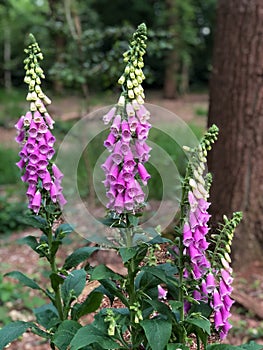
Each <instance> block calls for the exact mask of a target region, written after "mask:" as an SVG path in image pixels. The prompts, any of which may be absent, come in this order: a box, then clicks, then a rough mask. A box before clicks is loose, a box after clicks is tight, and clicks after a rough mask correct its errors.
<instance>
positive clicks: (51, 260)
mask: <svg viewBox="0 0 263 350" xmlns="http://www.w3.org/2000/svg"><path fill="white" fill-rule="evenodd" d="M47 238H48V246H49V259H48V261H49V264H50V267H51V271H52V273H55V274H56V273H57V272H58V269H57V264H56V256H55V255H53V254H52V253H51V247H52V241H53V237H52V226H51V225H50V227H49V230H48V235H47ZM54 293H55V302H54V304H55V306H56V308H57V310H58V314H59V317H60V319H61V320H62V321H63V320H64V313H63V305H62V298H61V290H60V286H58V287H57V288H56V290H55V289H54Z"/></svg>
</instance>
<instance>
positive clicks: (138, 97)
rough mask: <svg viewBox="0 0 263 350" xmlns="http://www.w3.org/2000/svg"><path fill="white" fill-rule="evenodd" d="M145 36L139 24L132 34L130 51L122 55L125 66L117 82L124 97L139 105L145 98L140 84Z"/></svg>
mask: <svg viewBox="0 0 263 350" xmlns="http://www.w3.org/2000/svg"><path fill="white" fill-rule="evenodd" d="M146 34H147V28H146V25H145V24H144V23H143V24H140V25H139V26H138V28H137V30H136V32H135V33H134V34H133V38H132V41H131V42H130V49H129V50H128V51H126V52H125V53H124V54H123V56H124V59H123V61H124V62H126V63H127V65H126V67H125V69H124V72H123V74H122V76H121V77H120V78H119V80H118V83H119V84H120V85H122V87H123V90H124V94H125V97H126V98H129V99H130V100H132V101H136V102H138V103H139V104H143V103H144V98H145V96H144V90H143V87H142V85H141V84H142V82H143V80H144V79H145V75H144V74H143V71H142V68H143V67H144V62H143V55H144V54H145V52H146V50H145V49H146V43H145V42H146V40H147V36H146Z"/></svg>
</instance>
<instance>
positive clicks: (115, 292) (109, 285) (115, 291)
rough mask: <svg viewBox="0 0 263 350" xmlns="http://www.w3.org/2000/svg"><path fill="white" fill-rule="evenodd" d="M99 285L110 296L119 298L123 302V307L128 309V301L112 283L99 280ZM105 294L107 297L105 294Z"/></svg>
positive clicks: (107, 280) (106, 280)
mask: <svg viewBox="0 0 263 350" xmlns="http://www.w3.org/2000/svg"><path fill="white" fill-rule="evenodd" d="M100 283H101V285H102V286H103V287H104V288H105V289H106V290H107V291H108V292H109V293H110V294H112V295H114V296H116V297H117V298H119V299H120V300H121V301H122V302H123V304H124V305H126V306H127V307H129V303H128V300H127V299H126V297H125V296H124V295H123V294H122V292H121V291H120V290H119V289H118V288H117V287H116V285H115V283H114V282H112V281H111V280H109V279H105V280H100ZM105 294H106V295H108V294H107V293H105Z"/></svg>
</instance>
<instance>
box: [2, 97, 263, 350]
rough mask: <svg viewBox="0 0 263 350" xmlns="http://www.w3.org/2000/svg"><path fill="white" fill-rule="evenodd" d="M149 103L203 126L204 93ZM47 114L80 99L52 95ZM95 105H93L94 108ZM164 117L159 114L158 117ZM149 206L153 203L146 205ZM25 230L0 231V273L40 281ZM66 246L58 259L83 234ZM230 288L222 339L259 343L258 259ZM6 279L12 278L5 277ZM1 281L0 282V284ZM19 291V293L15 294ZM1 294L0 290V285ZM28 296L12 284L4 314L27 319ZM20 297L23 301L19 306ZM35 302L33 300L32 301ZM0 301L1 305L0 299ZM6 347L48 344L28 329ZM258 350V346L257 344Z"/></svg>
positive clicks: (261, 268)
mask: <svg viewBox="0 0 263 350" xmlns="http://www.w3.org/2000/svg"><path fill="white" fill-rule="evenodd" d="M148 102H149V103H152V104H155V105H159V106H161V107H164V108H166V109H168V110H169V111H171V112H173V113H176V114H177V115H179V116H180V118H182V119H183V120H184V121H185V122H186V123H195V124H198V125H201V126H203V127H205V126H206V117H205V115H204V114H205V111H207V108H208V98H207V96H206V95H202V94H194V95H188V96H185V97H183V98H181V99H179V100H176V101H173V100H163V99H162V97H161V95H160V94H157V93H153V94H152V95H151V96H150V98H149V100H148ZM53 105H55V106H56V107H54V108H53V114H52V115H53V117H54V118H55V119H56V118H57V119H63V120H67V119H72V118H73V119H75V118H77V117H78V115H77V114H76V110H77V109H78V106H79V105H80V101H79V100H78V99H77V98H76V97H70V98H66V99H59V100H58V101H57V102H56V101H55V100H54V101H53ZM98 107H99V106H98V105H97V106H94V109H96V108H98ZM163 118H164V119H163ZM165 118H166V117H165V113H164V114H163V115H162V122H166V121H167V122H172V119H171V118H172V117H171V116H170V115H169V114H167V119H165ZM14 135H15V133H14V130H13V129H3V128H0V140H1V144H3V145H6V146H9V147H10V146H11V145H12V144H13V142H14V141H13V138H14ZM152 206H153V207H154V204H153V205H152ZM94 212H95V214H97V215H98V217H100V216H103V215H104V212H103V209H102V208H95V209H94ZM29 234H37V233H36V230H32V229H28V230H24V231H21V232H18V233H14V234H12V235H9V236H6V235H5V236H1V240H0V272H1V275H2V274H4V273H6V272H8V271H11V270H20V271H21V272H23V273H25V274H28V275H30V276H31V277H33V278H35V279H36V280H37V281H38V282H40V283H41V281H42V282H44V283H45V277H44V276H43V272H44V271H45V269H46V267H47V265H46V264H45V263H44V261H42V260H41V261H39V260H38V256H37V254H35V253H33V252H32V250H31V249H30V248H28V247H25V246H24V245H21V244H20V243H19V239H21V238H23V237H24V236H27V235H29ZM71 240H72V241H71V243H70V245H64V246H63V247H62V248H61V251H60V254H59V259H60V260H61V261H63V260H64V258H65V257H66V256H67V254H68V253H70V252H72V250H74V248H76V247H80V246H83V245H85V241H84V239H83V238H82V237H81V236H80V235H74V234H73V235H72V237H71ZM90 263H91V264H92V265H96V264H100V263H106V264H107V265H108V266H109V267H110V268H112V269H113V270H116V271H118V272H120V269H121V268H122V267H121V265H120V261H119V259H118V258H116V256H115V255H114V254H108V253H106V254H101V255H94V257H92V258H91V261H90ZM234 275H235V280H234V292H233V297H234V299H235V300H236V303H235V304H234V306H233V308H232V317H231V323H232V324H233V328H232V330H231V331H230V333H229V336H228V337H227V340H226V341H225V342H226V343H228V344H233V345H240V344H242V343H246V342H248V341H250V340H255V341H256V342H257V343H260V344H263V263H262V262H258V261H255V262H253V263H251V264H250V265H246V266H245V267H242V268H239V269H237V270H235V271H234ZM7 281H9V283H11V281H12V283H13V280H11V279H7ZM2 286H3V284H1V283H0V288H1V287H2ZM95 287H96V285H94V282H92V283H89V282H87V286H86V288H85V290H84V293H86V294H88V293H89V292H90V291H91V290H92V289H94V288H95ZM19 293H21V297H19ZM0 295H1V290H0ZM28 299H30V301H31V304H32V305H33V306H40V305H39V302H40V299H39V296H38V295H37V293H36V292H35V291H29V292H28V294H25V293H24V292H23V291H21V289H18V294H17V296H16V298H15V299H13V300H8V301H6V303H5V304H6V305H4V306H5V308H4V309H3V310H5V312H6V316H7V317H9V318H11V319H12V320H24V321H27V320H32V314H31V313H30V311H29V309H30V307H32V305H31V304H30V303H29V302H28ZM25 302H26V306H25V305H24V304H25ZM34 303H35V305H34ZM0 306H3V305H1V303H0ZM8 349H11V350H27V349H28V350H31V349H34V350H48V349H49V346H48V345H47V344H45V343H41V339H40V338H39V337H37V336H35V335H33V334H31V333H30V332H27V333H26V334H25V335H24V337H23V338H22V339H20V340H19V341H16V342H14V343H13V344H12V345H10V346H9V347H8ZM193 349H194V347H193ZM262 349H263V345H262Z"/></svg>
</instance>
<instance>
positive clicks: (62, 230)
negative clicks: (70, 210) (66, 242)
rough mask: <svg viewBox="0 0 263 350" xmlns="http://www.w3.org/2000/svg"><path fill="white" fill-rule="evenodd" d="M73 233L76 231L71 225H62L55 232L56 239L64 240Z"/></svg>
mask: <svg viewBox="0 0 263 350" xmlns="http://www.w3.org/2000/svg"><path fill="white" fill-rule="evenodd" d="M72 231H74V227H73V226H72V225H69V224H61V225H60V226H59V227H58V228H57V229H56V232H55V237H58V238H59V239H63V238H64V237H65V236H66V235H69V234H70V233H71V232H72Z"/></svg>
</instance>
